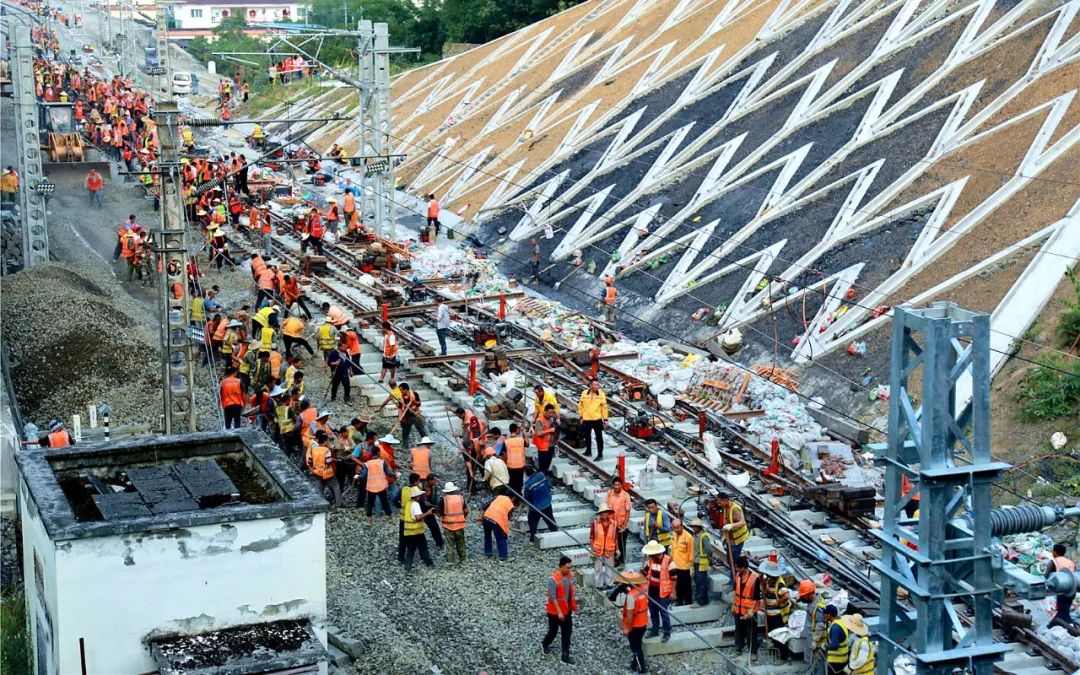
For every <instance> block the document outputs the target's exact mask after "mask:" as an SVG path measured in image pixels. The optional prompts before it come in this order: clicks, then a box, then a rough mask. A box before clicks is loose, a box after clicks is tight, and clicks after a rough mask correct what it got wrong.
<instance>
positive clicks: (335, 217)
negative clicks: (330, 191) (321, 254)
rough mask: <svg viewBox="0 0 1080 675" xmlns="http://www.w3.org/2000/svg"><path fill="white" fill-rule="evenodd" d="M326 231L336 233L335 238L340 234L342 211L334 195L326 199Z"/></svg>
mask: <svg viewBox="0 0 1080 675" xmlns="http://www.w3.org/2000/svg"><path fill="white" fill-rule="evenodd" d="M325 220H326V231H327V232H328V233H329V234H332V235H334V237H333V238H334V239H335V240H336V239H337V236H338V223H339V222H340V220H341V212H340V211H339V210H338V204H337V200H336V199H334V198H333V197H328V198H327V200H326V216H325Z"/></svg>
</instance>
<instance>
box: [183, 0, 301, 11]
mask: <svg viewBox="0 0 1080 675" xmlns="http://www.w3.org/2000/svg"><path fill="white" fill-rule="evenodd" d="M180 4H183V5H195V6H198V7H211V6H213V7H250V8H251V9H258V8H259V7H291V6H293V5H299V4H300V0H254V1H249V2H243V1H242V0H184V2H182V3H180Z"/></svg>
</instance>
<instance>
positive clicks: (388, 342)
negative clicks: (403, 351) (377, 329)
mask: <svg viewBox="0 0 1080 675" xmlns="http://www.w3.org/2000/svg"><path fill="white" fill-rule="evenodd" d="M382 353H383V358H387V359H392V358H394V357H395V356H397V353H398V342H397V336H396V335H394V334H393V333H390V334H389V335H387V336H385V337H384V338H383V351H382Z"/></svg>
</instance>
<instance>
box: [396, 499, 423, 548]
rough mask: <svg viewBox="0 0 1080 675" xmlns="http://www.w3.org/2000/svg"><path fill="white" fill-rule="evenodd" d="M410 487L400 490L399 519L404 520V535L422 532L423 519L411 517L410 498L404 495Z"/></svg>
mask: <svg viewBox="0 0 1080 675" xmlns="http://www.w3.org/2000/svg"><path fill="white" fill-rule="evenodd" d="M410 489H411V488H404V489H403V490H402V491H401V494H402V497H401V519H402V520H404V521H405V528H404V529H405V536H406V537H409V536H412V535H414V534H423V533H424V521H422V520H416V519H414V518H413V514H412V499H411V498H408V497H405V496H404V495H405V494H406V493H407V492H408V491H409V490H410Z"/></svg>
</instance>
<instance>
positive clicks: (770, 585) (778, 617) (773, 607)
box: [758, 551, 792, 661]
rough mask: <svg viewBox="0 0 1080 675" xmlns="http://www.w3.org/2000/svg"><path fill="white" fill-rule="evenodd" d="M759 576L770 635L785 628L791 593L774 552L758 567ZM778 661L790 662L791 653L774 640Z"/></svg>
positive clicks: (789, 609)
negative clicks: (778, 655)
mask: <svg viewBox="0 0 1080 675" xmlns="http://www.w3.org/2000/svg"><path fill="white" fill-rule="evenodd" d="M758 572H759V573H760V574H761V596H762V599H763V600H764V602H765V632H766V633H772V632H773V631H774V630H776V629H777V628H784V627H786V626H787V622H788V617H790V616H791V609H792V603H791V593H790V592H789V591H788V587H787V582H785V581H784V574H785V570H784V568H783V567H782V566H781V565H780V560H779V556H778V555H777V553H776V551H773V552H772V553H770V554H769V559H768V560H766V561H765V562H763V563H762V564H761V565H760V566H759V567H758ZM774 643H775V644H776V649H777V651H779V652H780V659H781V660H783V661H790V660H791V652H790V651H789V650H788V647H787V644H786V642H780V641H776V640H774Z"/></svg>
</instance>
